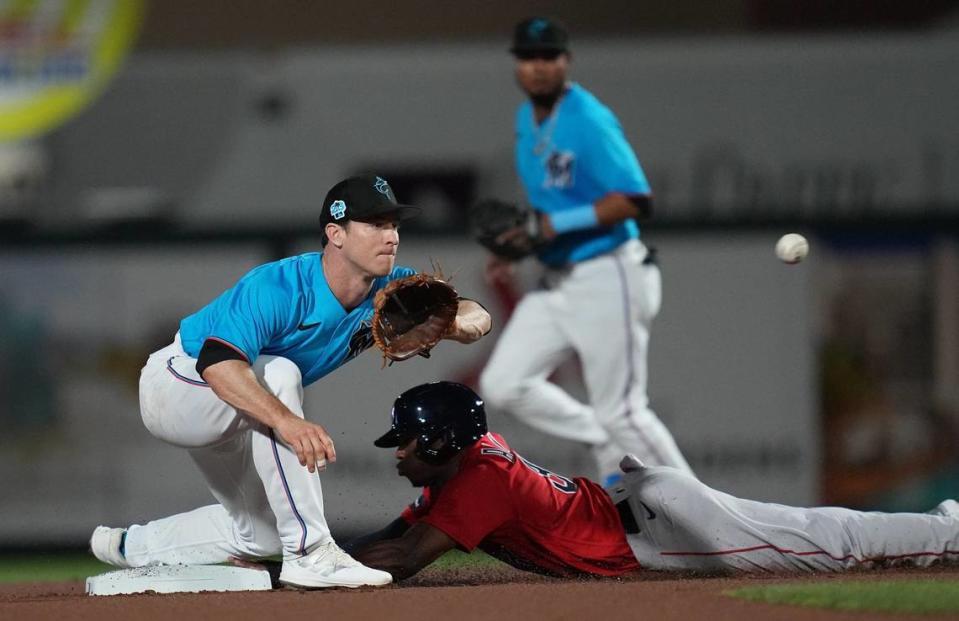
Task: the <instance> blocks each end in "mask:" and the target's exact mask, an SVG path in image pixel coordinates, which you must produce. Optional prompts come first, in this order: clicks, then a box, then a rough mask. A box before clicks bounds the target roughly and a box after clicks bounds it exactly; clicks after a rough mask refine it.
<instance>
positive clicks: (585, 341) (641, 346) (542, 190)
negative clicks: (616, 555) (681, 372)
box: [481, 17, 690, 485]
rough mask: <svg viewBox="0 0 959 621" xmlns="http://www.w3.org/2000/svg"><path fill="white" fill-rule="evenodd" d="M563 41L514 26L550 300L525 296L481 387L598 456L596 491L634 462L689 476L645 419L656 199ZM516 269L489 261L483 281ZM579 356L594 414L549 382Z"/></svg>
mask: <svg viewBox="0 0 959 621" xmlns="http://www.w3.org/2000/svg"><path fill="white" fill-rule="evenodd" d="M567 39H568V37H567V33H566V30H565V29H564V28H563V27H562V26H561V25H560V24H559V23H558V22H556V21H554V20H550V19H546V18H540V17H537V18H532V19H528V20H525V21H523V22H521V23H520V24H518V25H517V27H516V31H515V35H514V40H513V47H512V48H511V51H512V53H513V54H514V56H515V57H516V77H517V81H518V83H519V85H520V87H521V88H522V89H523V91H524V92H525V93H526V94H527V95H528V97H529V100H528V101H527V102H525V103H523V104H522V105H521V106H520V108H519V110H518V112H517V114H516V169H517V172H518V174H519V177H520V179H521V181H522V184H523V188H524V189H525V192H526V198H527V199H528V202H529V204H530V205H531V206H532V208H533V209H534V210H535V211H536V213H537V214H538V218H539V222H540V224H541V228H542V230H543V238H544V239H545V240H546V243H544V244H541V245H539V246H538V251H537V256H538V258H539V260H540V262H541V263H542V264H543V265H544V266H545V268H546V274H545V278H544V279H543V282H544V285H545V288H544V289H543V290H539V291H534V292H531V293H529V294H527V295H526V296H525V297H524V298H523V299H522V301H521V302H520V303H519V305H518V306H517V308H516V310H515V312H514V314H513V316H512V317H511V319H510V321H509V323H508V325H507V326H506V328H505V329H504V331H503V334H502V336H501V337H500V339H499V341H498V342H497V345H496V348H495V350H494V352H493V354H492V357H491V359H490V361H489V364H488V366H487V367H486V369H485V370H484V372H483V374H482V377H481V386H482V391H483V393H484V394H485V395H486V398H487V401H488V402H489V403H490V405H492V406H494V407H496V408H500V409H505V410H508V411H510V412H512V413H513V414H514V415H516V416H517V417H518V418H520V419H521V420H523V421H525V422H526V423H528V424H530V425H531V426H534V427H536V428H539V429H541V430H543V431H546V432H548V433H551V434H554V435H557V436H560V437H564V438H567V439H571V440H576V441H580V442H587V443H590V444H591V445H593V452H594V456H595V457H596V460H597V466H598V469H599V473H600V477H601V479H602V480H603V481H604V483H605V484H607V485H608V484H611V483H612V482H614V481H615V479H617V478H619V477H620V476H621V474H620V471H619V469H618V467H617V466H618V461H619V459H620V457H622V455H623V454H624V453H633V454H635V455H638V456H639V457H640V458H642V459H643V461H644V462H646V463H649V464H652V465H666V466H673V467H676V468H679V469H682V470H685V471H687V472H690V468H689V465H688V464H687V463H686V460H685V459H684V458H683V456H682V454H681V453H680V451H679V449H678V447H677V446H676V442H675V441H674V440H673V437H672V435H671V434H670V433H669V431H668V430H667V429H666V427H665V426H664V425H663V424H662V422H661V421H660V420H659V418H658V417H657V416H656V415H655V414H654V413H653V411H652V410H651V409H650V408H649V406H648V397H647V394H646V376H647V370H646V358H647V356H646V353H647V346H648V342H649V331H650V324H651V322H652V320H653V318H654V317H655V316H656V314H657V313H658V312H659V306H660V298H661V283H660V273H659V268H658V267H657V266H656V265H655V264H654V263H653V260H652V259H653V257H652V255H651V254H650V253H649V251H648V250H647V248H646V247H645V246H644V245H643V244H642V242H640V240H639V227H638V225H637V223H636V220H637V219H639V218H643V217H647V216H649V215H650V213H651V205H652V195H651V191H650V187H649V183H648V182H647V180H646V176H645V175H644V174H643V170H642V168H641V167H640V164H639V161H638V160H637V158H636V155H635V154H634V153H633V150H632V149H631V148H630V145H629V143H628V142H627V141H626V138H625V137H624V135H623V130H622V128H621V127H620V125H619V122H618V121H617V119H616V117H615V115H614V114H613V113H612V112H611V111H610V109H609V108H607V107H606V106H604V105H603V104H602V103H601V102H600V101H599V100H598V99H596V97H594V96H593V95H592V94H591V93H590V92H589V91H587V90H586V89H584V88H583V87H582V86H580V85H579V84H576V83H572V82H568V81H567V70H568V67H569V60H570V57H569V52H568V49H567ZM511 269H512V266H511V264H510V263H509V262H507V261H506V260H504V259H501V258H497V257H491V259H490V262H489V264H488V266H487V276H488V277H489V278H490V279H492V280H498V279H503V278H506V277H508V275H509V272H510V270H511ZM573 354H576V355H578V356H579V359H580V362H581V363H582V368H583V374H584V379H585V381H586V387H587V390H588V392H589V403H588V404H584V403H581V402H579V401H577V400H576V399H574V398H573V397H571V396H570V395H569V394H567V393H566V392H565V391H563V390H562V389H560V388H559V387H558V386H556V385H555V384H553V383H550V382H549V381H547V377H548V376H549V374H550V372H552V371H553V370H554V369H555V368H556V367H557V366H558V365H559V364H560V363H561V362H562V361H563V360H565V359H566V358H568V357H569V356H571V355H573Z"/></svg>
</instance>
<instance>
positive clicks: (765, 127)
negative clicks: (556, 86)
mask: <svg viewBox="0 0 959 621" xmlns="http://www.w3.org/2000/svg"><path fill="white" fill-rule="evenodd" d="M120 1H121V2H122V1H123V0H120ZM104 3H106V4H109V2H108V0H102V2H100V4H104ZM70 4H71V3H70V2H66V4H65V5H70ZM72 4H74V5H77V6H80V5H84V3H72ZM91 4H92V5H95V4H98V2H97V0H91ZM652 4H660V3H635V2H626V1H613V0H607V1H603V0H600V1H597V2H591V3H579V2H575V1H573V0H568V1H559V2H550V3H546V2H534V1H515V2H505V1H495V2H483V3H479V2H470V3H465V2H460V3H434V2H425V1H409V2H404V1H401V2H395V3H390V4H386V3H381V2H376V1H374V0H355V1H354V2H352V3H349V5H348V6H347V5H346V4H341V5H335V6H328V5H327V3H304V2H297V1H295V0H284V1H276V2H271V3H261V2H255V1H253V0H242V1H234V2H225V1H220V0H217V1H212V0H211V1H207V2H203V3H193V2H187V1H186V0H164V1H163V2H159V1H158V2H154V3H150V4H149V5H147V6H146V12H145V14H144V17H143V20H142V24H140V27H139V32H138V35H137V37H136V40H135V44H134V47H133V50H132V52H131V53H130V54H129V55H128V56H126V58H125V60H124V61H123V63H122V65H120V67H119V70H118V71H117V73H116V74H115V75H114V76H113V79H112V80H110V81H109V83H107V84H106V86H105V88H104V89H103V91H102V93H99V95H98V96H97V97H95V98H94V99H93V101H92V102H91V103H90V104H89V105H87V106H86V107H84V108H82V110H80V111H79V112H78V113H77V114H76V115H73V116H71V118H69V119H66V120H65V122H64V123H62V124H60V125H58V126H56V127H54V128H51V129H50V130H49V131H44V132H42V133H39V134H38V135H35V136H31V137H23V138H21V139H18V140H7V141H6V142H4V143H2V144H0V428H2V429H3V433H2V434H0V490H2V491H0V506H2V511H0V548H2V549H6V550H17V549H24V548H32V547H80V546H83V545H85V540H86V537H87V536H88V535H89V532H90V531H91V530H92V528H93V526H95V525H96V524H99V523H107V524H128V523H132V522H139V521H144V520H148V519H150V518H151V517H156V516H160V515H165V514H169V513H171V512H174V511H178V510H185V509H189V508H192V507H194V506H196V505H197V504H201V503H205V502H208V501H210V498H209V494H208V492H207V490H206V487H205V485H204V484H203V483H202V481H201V480H200V479H199V478H198V476H197V474H196V473H195V470H194V468H193V465H192V463H190V461H189V460H188V459H187V458H186V456H185V455H184V454H183V453H182V452H181V451H178V450H177V449H174V448H172V447H169V446H166V445H164V444H162V443H161V442H159V441H158V440H155V439H153V438H152V437H151V436H150V435H149V434H148V433H147V431H146V430H145V429H144V428H143V426H142V424H141V423H140V420H139V416H138V407H137V395H136V382H137V378H138V374H139V369H140V367H141V365H142V363H143V361H144V360H145V358H146V356H147V354H148V353H149V352H151V351H153V350H154V349H156V348H158V347H160V346H162V345H164V344H166V343H167V342H169V341H170V339H171V338H172V335H173V333H174V332H175V330H176V327H177V323H178V321H179V319H180V318H181V317H182V316H184V315H185V314H188V313H190V312H192V311H193V310H195V309H196V308H198V307H199V306H201V305H203V304H205V303H206V302H207V301H209V300H210V299H211V298H212V297H213V296H215V295H216V294H218V293H219V292H220V291H222V290H223V289H224V288H226V287H227V286H229V285H230V284H232V282H233V281H234V280H235V279H236V278H237V277H239V276H240V275H242V274H243V273H244V272H245V271H246V270H248V269H249V268H251V267H252V266H254V265H257V264H259V263H262V262H264V261H268V260H272V259H274V258H278V257H281V256H285V255H288V254H293V253H298V252H306V251H311V250H314V249H318V247H319V236H318V232H319V231H318V226H317V224H316V218H317V214H318V201H319V200H320V199H321V197H322V196H323V194H324V193H325V191H326V190H327V189H328V187H329V186H330V185H331V184H333V183H334V182H336V181H337V180H339V179H340V178H342V177H344V176H346V175H349V174H353V173H356V172H359V171H369V170H374V171H376V172H378V173H379V174H381V175H383V176H384V177H386V178H387V179H389V180H390V182H391V184H392V185H393V187H394V189H395V191H396V193H397V195H398V196H399V197H400V199H401V200H403V201H404V202H410V203H413V204H417V205H421V206H423V207H424V208H425V211H426V216H425V217H423V218H421V219H420V221H418V222H416V223H415V224H412V225H410V226H409V227H407V228H404V230H403V235H402V244H401V248H400V256H399V259H400V260H399V263H400V264H404V265H412V266H413V267H416V268H419V269H429V268H430V262H431V259H432V260H437V261H438V262H439V263H440V264H441V265H442V267H443V268H444V269H445V270H446V271H447V272H449V273H453V274H455V277H454V283H455V284H456V285H457V286H458V287H459V289H460V290H461V292H462V293H464V294H466V295H469V296H471V297H475V298H477V299H480V300H482V301H483V302H484V303H486V305H487V306H488V307H489V308H490V310H491V312H493V313H494V317H495V318H496V324H497V325H502V323H503V320H504V319H505V317H506V315H507V313H508V312H509V309H510V308H511V305H512V303H513V302H514V301H515V296H514V295H513V293H514V292H510V291H506V290H496V291H494V290H490V289H487V288H486V286H485V285H484V284H483V281H482V278H481V266H482V262H483V258H484V254H483V251H481V250H480V249H479V248H478V247H477V246H476V245H475V244H474V243H472V242H470V241H469V239H468V237H467V232H466V219H465V208H466V206H468V205H469V204H470V203H471V202H472V201H473V200H475V199H476V198H479V197H482V196H489V195H495V196H499V197H502V198H519V196H520V190H519V187H518V184H517V182H516V180H515V174H514V172H513V164H512V139H513V136H512V118H513V111H514V109H515V107H516V106H517V105H518V104H519V102H520V101H521V99H522V96H521V94H520V92H519V91H518V89H517V88H516V87H515V85H514V83H513V77H512V71H513V63H512V59H511V58H510V56H509V55H508V54H507V52H506V48H507V46H508V39H509V36H510V33H511V28H512V25H513V24H514V23H515V22H516V21H518V20H519V19H521V18H523V17H526V16H528V15H531V14H538V13H546V14H550V15H552V16H556V17H559V18H561V19H563V20H564V21H565V22H566V23H567V24H568V25H569V26H570V29H571V32H572V37H573V38H572V49H573V68H572V76H573V78H574V79H575V80H578V81H581V82H582V83H583V84H584V85H585V86H586V87H587V88H589V89H591V90H592V91H593V92H595V93H596V94H597V95H598V96H599V97H600V98H601V99H603V100H604V101H605V102H606V103H608V104H609V105H610V106H611V107H612V108H613V110H614V111H615V112H616V113H617V115H618V116H619V118H620V120H621V121H622V123H623V125H624V128H625V131H626V134H627V136H628V138H629V139H630V141H631V143H632V144H633V146H634V148H635V149H636V151H637V153H638V155H639V157H640V160H641V161H642V162H643V165H644V167H645V169H646V172H647V174H648V176H649V177H650V180H651V183H652V186H653V189H654V191H655V193H656V196H657V199H656V200H657V203H656V217H655V219H654V221H653V222H651V223H649V224H648V225H647V226H645V227H644V228H643V235H644V239H645V240H646V241H647V243H649V244H652V245H654V246H657V247H658V248H659V250H660V258H661V263H662V269H663V273H664V304H663V311H662V313H661V315H660V317H659V319H658V320H657V323H656V325H655V329H654V332H653V341H652V346H651V370H650V394H651V398H652V404H653V407H654V408H655V409H656V410H657V412H658V413H659V414H660V416H661V417H662V418H663V419H664V421H665V422H666V424H667V425H668V426H669V427H670V428H671V429H672V431H673V433H674V435H675V437H676V438H677V441H678V442H679V444H680V447H681V448H682V449H683V451H684V452H685V453H686V455H687V457H688V459H689V461H690V462H691V464H692V466H693V468H694V469H695V470H696V471H697V473H698V474H699V475H700V476H701V477H702V478H703V480H704V481H706V482H707V483H708V484H710V485H713V486H715V487H719V488H720V489H724V490H727V491H730V492H732V493H734V494H737V495H740V496H746V497H752V498H756V499H761V500H770V501H778V502H785V503H792V504H842V505H846V506H852V507H857V508H869V509H884V510H900V509H902V510H925V509H927V508H928V507H931V506H932V505H934V504H935V503H936V502H937V501H938V500H940V499H941V498H943V497H947V496H949V497H956V496H957V495H959V457H957V452H956V447H957V446H959V443H957V429H959V383H957V381H956V379H957V378H959V114H957V112H956V107H955V102H956V101H959V71H956V68H957V67H959V37H957V34H959V12H957V3H955V2H947V1H945V0H939V1H931V2H926V3H894V2H869V1H867V0H853V1H847V2H827V1H825V0H812V1H808V2H801V3H786V2H777V1H774V0H740V1H738V2H721V3H715V2H703V1H701V0H681V1H677V2H673V3H669V6H651V5H652ZM60 5H64V2H58V1H56V0H48V1H44V0H35V1H34V2H20V1H17V2H8V3H6V4H0V42H2V43H3V45H0V105H2V104H3V101H4V99H3V96H6V95H8V94H9V92H11V89H15V88H16V87H17V74H16V71H13V70H11V69H10V67H11V66H12V65H10V64H4V62H5V61H4V55H8V56H9V54H11V51H10V50H11V49H13V48H14V47H15V46H14V43H15V41H16V40H17V39H16V37H17V33H18V32H19V30H18V29H19V25H18V24H20V22H18V20H21V21H23V19H26V18H24V17H23V15H26V16H27V18H28V17H29V14H30V12H31V11H34V12H36V9H37V7H43V6H47V7H54V8H56V7H58V6H60ZM17 11H20V12H19V13H18V12H17ZM5 89H6V92H5ZM0 110H2V108H0ZM790 231H797V232H801V233H803V234H805V235H807V236H808V237H809V238H810V241H811V246H812V252H811V255H810V257H809V259H808V260H807V261H805V262H803V263H802V264H800V265H798V266H785V265H783V264H780V263H778V262H777V261H776V260H775V258H774V256H773V245H774V243H775V241H776V239H777V238H778V237H779V236H780V235H781V234H782V233H785V232H790ZM526 267H527V268H529V269H525V270H524V271H523V278H524V279H525V280H526V281H527V282H528V283H529V282H532V281H533V280H534V279H535V269H533V266H526ZM492 336H493V337H494V338H495V336H496V333H495V332H494V334H493V335H492ZM492 344H493V343H492V339H487V340H486V342H484V343H482V344H481V345H478V346H474V347H468V348H467V347H462V346H459V345H456V344H452V343H446V344H443V345H441V346H440V347H439V348H438V349H437V350H436V352H435V355H434V356H433V358H432V359H431V360H416V361H411V362H408V363H403V364H400V365H394V366H393V367H391V368H388V369H385V370H380V368H379V367H380V360H379V358H378V356H377V355H376V354H375V353H372V352H371V353H368V354H366V355H365V356H362V357H361V358H360V359H358V360H357V361H354V362H353V363H351V364H350V365H348V366H347V367H345V368H343V369H341V370H340V371H338V372H337V373H335V374H334V375H332V376H330V377H329V378H326V379H325V380H321V381H320V382H318V383H317V384H315V385H314V386H312V387H311V388H310V389H308V391H307V415H308V416H309V417H310V418H312V419H313V420H315V421H318V422H321V423H323V424H324V425H326V426H327V428H328V429H329V430H330V431H331V433H332V434H333V436H334V439H335V440H336V442H337V449H338V455H339V458H340V459H339V461H338V462H337V464H336V465H335V466H333V467H332V468H330V470H329V471H328V472H327V473H326V474H324V475H323V484H324V488H325V496H326V499H327V501H326V502H327V515H328V517H329V519H330V523H331V526H332V527H333V528H334V531H335V532H337V533H340V534H349V533H353V532H356V531H358V530H365V529H367V528H371V527H376V526H378V525H381V524H382V523H383V522H385V521H386V520H388V519H391V518H392V517H393V516H394V515H395V513H396V511H397V510H398V509H399V508H400V507H401V506H402V504H403V503H405V502H408V501H409V500H410V499H411V498H412V496H413V492H412V490H410V489H409V488H407V487H404V485H403V484H402V483H401V482H400V481H399V480H397V479H396V478H395V474H394V471H393V469H392V468H391V466H390V463H391V461H392V456H391V454H389V453H388V452H387V451H382V450H377V449H375V448H374V447H373V446H372V440H373V439H374V438H375V437H376V436H377V435H379V433H381V432H382V430H383V428H384V426H385V424H386V421H387V416H388V413H389V407H390V404H391V403H392V399H393V398H394V396H395V395H396V394H398V393H399V392H401V391H402V390H404V389H405V388H407V387H409V386H410V385H413V384H415V383H420V382H423V381H429V380H433V379H453V380H459V381H466V382H473V381H475V378H476V376H477V374H478V372H479V371H480V369H481V368H482V366H483V364H484V362H485V359H486V356H487V355H488V353H489V351H490V348H491V346H492ZM558 378H559V380H560V381H562V382H563V383H564V384H565V385H567V386H569V387H570V389H571V390H572V391H573V392H574V393H577V394H582V390H583V389H582V384H581V381H580V379H579V377H578V372H577V368H576V365H575V364H572V365H568V366H566V367H563V368H561V369H560V370H559V371H558ZM491 424H492V426H493V427H494V428H496V429H497V430H500V431H502V432H504V433H505V434H507V436H508V437H509V438H510V439H511V442H512V444H513V445H514V446H516V447H517V448H518V449H519V450H520V451H522V452H523V453H524V454H525V455H526V456H527V457H529V458H530V459H532V460H533V461H536V462H541V463H543V464H544V465H549V466H551V467H554V468H556V469H557V470H559V471H562V472H566V473H570V474H577V475H589V474H592V473H591V471H590V467H591V466H590V460H589V458H588V456H587V455H586V453H585V451H584V449H583V447H581V446H578V445H576V444H573V443H568V442H561V441H556V440H553V439H549V438H546V437H545V436H542V435H541V434H538V433H537V432H535V431H532V430H530V429H527V428H525V427H522V426H521V425H519V424H518V423H516V422H514V421H513V420H511V419H509V418H507V417H505V416H503V415H502V414H499V413H496V412H492V413H491Z"/></svg>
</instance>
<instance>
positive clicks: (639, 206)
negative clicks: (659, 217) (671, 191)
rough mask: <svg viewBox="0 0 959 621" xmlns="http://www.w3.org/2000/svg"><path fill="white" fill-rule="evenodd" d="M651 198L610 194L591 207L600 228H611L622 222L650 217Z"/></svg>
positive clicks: (644, 195) (643, 195)
mask: <svg viewBox="0 0 959 621" xmlns="http://www.w3.org/2000/svg"><path fill="white" fill-rule="evenodd" d="M652 200H653V199H652V196H650V195H648V194H635V195H629V194H622V193H620V192H610V193H609V194H607V195H605V196H604V197H602V198H601V199H599V200H598V201H596V203H595V204H594V205H593V208H594V209H595V210H596V220H597V222H598V223H599V224H600V226H611V225H613V224H618V223H620V222H622V221H624V220H630V219H637V218H638V219H645V218H649V217H650V216H651V215H652V211H653V207H652Z"/></svg>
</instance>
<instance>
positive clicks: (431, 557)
mask: <svg viewBox="0 0 959 621" xmlns="http://www.w3.org/2000/svg"><path fill="white" fill-rule="evenodd" d="M454 547H455V544H454V543H453V540H452V539H450V538H449V537H448V536H447V535H446V534H445V533H443V532H442V531H440V530H439V529H437V528H434V527H432V526H430V525H428V524H423V523H419V524H415V525H414V526H412V527H411V528H410V529H409V530H407V531H406V532H405V533H404V534H403V536H402V537H397V538H396V539H388V540H385V541H380V542H377V543H374V544H372V545H369V546H367V547H365V548H363V549H361V550H358V551H356V552H354V553H353V558H355V559H356V560H358V561H359V562H361V563H363V564H364V565H366V566H368V567H374V568H376V569H382V570H383V571H387V572H389V573H390V575H392V576H393V579H394V580H403V579H404V578H409V577H410V576H412V575H413V574H415V573H416V572H418V571H419V570H421V569H423V568H424V567H426V566H427V565H429V564H430V563H432V562H433V561H435V560H436V559H437V558H439V557H440V556H442V555H443V554H444V553H445V552H447V551H449V550H452V549H453V548H454Z"/></svg>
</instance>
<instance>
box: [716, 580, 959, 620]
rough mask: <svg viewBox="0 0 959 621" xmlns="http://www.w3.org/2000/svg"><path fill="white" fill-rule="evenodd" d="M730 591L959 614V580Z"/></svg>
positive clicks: (844, 606) (828, 604) (775, 599)
mask: <svg viewBox="0 0 959 621" xmlns="http://www.w3.org/2000/svg"><path fill="white" fill-rule="evenodd" d="M726 594H727V595H732V596H734V597H741V598H743V599H747V600H750V601H754V602H764V603H767V604H791V605H794V606H808V607H811V608H832V609H836V610H857V611H869V612H898V613H910V614H934V613H938V614H941V613H959V581H957V580H888V581H875V582H872V581H870V582H845V581H843V582H822V583H818V584H778V585H771V586H754V587H745V588H741V589H735V590H731V591H727V592H726Z"/></svg>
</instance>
